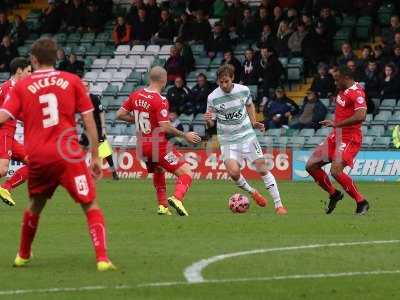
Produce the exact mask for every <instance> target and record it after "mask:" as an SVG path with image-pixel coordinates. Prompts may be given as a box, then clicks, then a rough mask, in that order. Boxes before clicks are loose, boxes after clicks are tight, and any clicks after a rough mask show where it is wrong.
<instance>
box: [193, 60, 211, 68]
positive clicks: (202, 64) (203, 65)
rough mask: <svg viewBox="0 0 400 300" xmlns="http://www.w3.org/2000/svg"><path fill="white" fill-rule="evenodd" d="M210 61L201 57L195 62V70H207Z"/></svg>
mask: <svg viewBox="0 0 400 300" xmlns="http://www.w3.org/2000/svg"><path fill="white" fill-rule="evenodd" d="M210 63H211V60H210V59H209V58H208V57H201V58H199V59H197V60H196V68H203V69H207V68H208V67H209V66H210Z"/></svg>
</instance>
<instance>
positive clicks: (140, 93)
mask: <svg viewBox="0 0 400 300" xmlns="http://www.w3.org/2000/svg"><path fill="white" fill-rule="evenodd" d="M122 109H124V110H126V111H128V112H130V113H133V114H134V116H135V124H136V131H137V137H138V139H139V141H140V142H141V143H143V145H146V144H152V143H158V144H159V143H166V142H167V139H166V137H165V132H164V131H163V130H162V129H161V127H160V124H159V123H160V122H165V121H169V118H168V115H169V113H168V109H169V105H168V101H167V99H166V98H164V97H163V96H161V95H160V94H159V93H157V92H153V91H149V90H147V89H145V88H144V89H139V90H137V91H135V92H133V93H132V94H131V95H130V96H129V98H128V99H126V100H125V101H124V103H123V104H122Z"/></svg>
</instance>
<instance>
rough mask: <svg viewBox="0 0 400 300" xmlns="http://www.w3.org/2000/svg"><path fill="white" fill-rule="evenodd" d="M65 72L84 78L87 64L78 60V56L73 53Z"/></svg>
mask: <svg viewBox="0 0 400 300" xmlns="http://www.w3.org/2000/svg"><path fill="white" fill-rule="evenodd" d="M65 71H67V72H70V73H73V74H76V75H78V76H79V77H82V76H83V73H84V71H85V63H84V62H83V61H81V60H78V58H77V56H76V55H75V54H74V53H71V54H70V55H69V57H68V64H67V67H66V68H65Z"/></svg>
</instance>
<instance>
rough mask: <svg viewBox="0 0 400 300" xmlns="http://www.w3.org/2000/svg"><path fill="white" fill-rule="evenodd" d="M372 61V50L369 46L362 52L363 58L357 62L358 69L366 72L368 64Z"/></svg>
mask: <svg viewBox="0 0 400 300" xmlns="http://www.w3.org/2000/svg"><path fill="white" fill-rule="evenodd" d="M371 59H372V48H371V46H369V45H365V46H364V47H363V48H362V50H361V58H360V59H359V60H358V61H357V67H358V68H359V69H360V70H365V68H366V67H367V65H368V62H369V61H370V60H371Z"/></svg>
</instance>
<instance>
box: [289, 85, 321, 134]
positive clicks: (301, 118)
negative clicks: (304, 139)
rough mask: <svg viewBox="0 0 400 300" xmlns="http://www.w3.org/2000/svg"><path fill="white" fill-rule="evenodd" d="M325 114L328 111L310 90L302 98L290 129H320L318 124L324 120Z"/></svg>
mask: <svg viewBox="0 0 400 300" xmlns="http://www.w3.org/2000/svg"><path fill="white" fill-rule="evenodd" d="M327 113H328V109H327V108H326V107H325V105H324V104H323V103H322V102H321V100H319V98H318V95H317V93H315V92H313V91H311V90H310V91H308V93H307V96H306V97H304V100H303V104H302V105H301V107H300V112H299V114H298V117H297V118H296V120H294V121H293V122H292V124H291V125H290V127H291V128H293V129H303V128H313V129H318V128H320V127H321V125H320V124H319V122H320V121H322V120H325V117H326V114H327Z"/></svg>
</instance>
